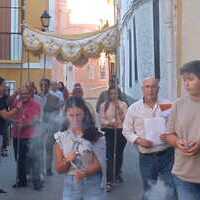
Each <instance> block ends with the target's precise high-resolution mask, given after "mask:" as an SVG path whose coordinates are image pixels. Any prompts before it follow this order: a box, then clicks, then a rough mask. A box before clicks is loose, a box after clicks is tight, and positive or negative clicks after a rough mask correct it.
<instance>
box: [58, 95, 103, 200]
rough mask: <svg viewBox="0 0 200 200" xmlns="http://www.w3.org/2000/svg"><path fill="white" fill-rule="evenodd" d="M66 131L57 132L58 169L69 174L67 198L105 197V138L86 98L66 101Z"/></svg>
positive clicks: (85, 199)
mask: <svg viewBox="0 0 200 200" xmlns="http://www.w3.org/2000/svg"><path fill="white" fill-rule="evenodd" d="M65 113H66V120H67V122H66V123H65V126H66V127H65V128H67V129H66V130H65V131H62V132H58V133H56V134H55V139H56V148H55V150H56V170H57V172H58V173H63V174H65V182H64V194H63V200H100V199H101V200H104V199H105V196H104V192H103V190H102V189H101V184H102V183H104V182H105V181H104V180H103V181H102V178H103V177H104V176H103V174H104V171H105V142H104V138H103V137H102V135H101V133H100V132H98V131H97V130H96V128H95V123H94V120H93V118H92V115H91V113H90V111H89V109H88V108H87V106H86V105H85V102H84V101H83V100H82V98H78V97H70V98H69V99H68V100H67V102H66V105H65Z"/></svg>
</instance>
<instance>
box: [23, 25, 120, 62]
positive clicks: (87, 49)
mask: <svg viewBox="0 0 200 200" xmlns="http://www.w3.org/2000/svg"><path fill="white" fill-rule="evenodd" d="M23 40H24V45H25V48H26V49H27V50H29V51H31V52H33V53H36V54H46V55H47V56H53V57H56V58H57V59H58V60H59V61H62V62H72V63H73V64H74V65H78V64H81V63H83V62H87V60H88V58H91V57H99V55H100V53H101V52H102V51H106V52H111V53H113V52H115V50H116V48H117V46H118V45H119V34H118V28H117V25H115V26H112V27H109V28H106V29H104V30H102V31H97V32H91V33H84V34H78V35H68V36H62V35H57V34H55V33H49V32H42V31H40V30H37V29H33V28H30V27H25V28H24V32H23Z"/></svg>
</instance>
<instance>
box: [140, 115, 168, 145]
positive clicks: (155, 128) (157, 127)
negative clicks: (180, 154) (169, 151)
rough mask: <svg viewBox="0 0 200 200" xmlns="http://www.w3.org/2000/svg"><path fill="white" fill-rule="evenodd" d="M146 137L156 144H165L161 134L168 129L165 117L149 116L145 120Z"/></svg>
mask: <svg viewBox="0 0 200 200" xmlns="http://www.w3.org/2000/svg"><path fill="white" fill-rule="evenodd" d="M144 130H145V138H146V139H148V140H150V141H152V142H153V144H154V145H156V146H157V145H163V144H164V143H163V142H162V141H161V140H160V135H161V134H162V133H164V132H165V131H166V124H165V119H164V118H162V117H154V118H148V119H145V120H144Z"/></svg>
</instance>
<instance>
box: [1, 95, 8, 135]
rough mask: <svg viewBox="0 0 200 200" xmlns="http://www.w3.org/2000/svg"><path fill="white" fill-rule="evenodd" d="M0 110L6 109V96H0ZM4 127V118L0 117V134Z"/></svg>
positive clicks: (5, 124)
mask: <svg viewBox="0 0 200 200" xmlns="http://www.w3.org/2000/svg"><path fill="white" fill-rule="evenodd" d="M0 110H8V102H7V97H6V96H4V97H1V98H0ZM6 127H7V123H6V120H5V119H4V118H2V117H0V135H3V134H4V133H5V131H6Z"/></svg>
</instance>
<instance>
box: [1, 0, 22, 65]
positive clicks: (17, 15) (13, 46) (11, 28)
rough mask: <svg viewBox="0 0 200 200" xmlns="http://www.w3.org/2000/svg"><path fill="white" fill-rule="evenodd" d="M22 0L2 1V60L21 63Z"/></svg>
mask: <svg viewBox="0 0 200 200" xmlns="http://www.w3.org/2000/svg"><path fill="white" fill-rule="evenodd" d="M22 6H23V5H22V0H0V44H1V48H0V60H1V61H2V60H3V61H7V60H12V61H20V60H21V54H22V32H21V22H22V18H23V17H22V16H23V14H22Z"/></svg>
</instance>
